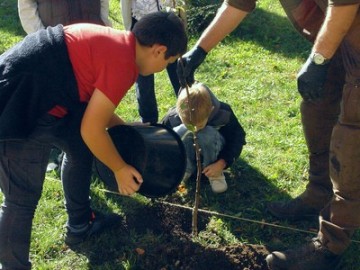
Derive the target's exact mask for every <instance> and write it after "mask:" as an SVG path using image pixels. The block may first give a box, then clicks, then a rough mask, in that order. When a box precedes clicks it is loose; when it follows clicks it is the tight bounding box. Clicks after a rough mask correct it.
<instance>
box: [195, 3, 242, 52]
mask: <svg viewBox="0 0 360 270" xmlns="http://www.w3.org/2000/svg"><path fill="white" fill-rule="evenodd" d="M247 14H248V12H246V11H244V10H241V9H238V8H235V7H233V6H231V5H229V4H228V3H227V2H224V3H223V4H222V5H221V7H220V8H219V10H218V12H217V14H216V16H215V18H214V19H213V20H212V22H211V23H210V25H209V26H208V27H207V28H206V29H205V31H204V32H203V33H202V35H201V36H200V38H199V40H198V41H197V43H196V45H195V46H200V47H201V48H202V49H203V50H204V51H205V52H209V51H210V50H211V49H213V48H214V47H215V46H216V45H217V44H218V43H219V42H220V41H222V40H223V39H224V38H225V37H226V36H227V35H228V34H230V33H231V32H232V31H233V30H234V29H235V28H236V27H237V26H238V25H239V24H240V23H241V22H242V20H243V19H244V18H245V17H246V15H247Z"/></svg>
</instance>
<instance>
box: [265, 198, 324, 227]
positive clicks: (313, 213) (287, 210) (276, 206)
mask: <svg viewBox="0 0 360 270" xmlns="http://www.w3.org/2000/svg"><path fill="white" fill-rule="evenodd" d="M267 209H268V210H269V212H270V213H271V214H272V215H273V216H275V217H277V218H279V219H287V220H292V221H295V220H302V219H310V218H314V217H318V216H319V212H320V210H321V209H316V208H313V207H311V206H309V205H307V204H305V203H304V201H303V200H302V199H301V198H299V197H297V198H295V199H293V200H290V201H281V202H270V203H268V205H267Z"/></svg>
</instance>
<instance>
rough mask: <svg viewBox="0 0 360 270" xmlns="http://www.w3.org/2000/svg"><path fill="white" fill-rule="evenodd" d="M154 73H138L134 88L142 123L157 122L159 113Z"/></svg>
mask: <svg viewBox="0 0 360 270" xmlns="http://www.w3.org/2000/svg"><path fill="white" fill-rule="evenodd" d="M154 80H155V78H154V74H151V75H148V76H142V75H139V77H138V79H137V81H136V84H135V88H136V98H137V101H138V111H139V114H140V117H141V121H142V122H143V123H147V122H150V123H157V121H158V117H159V113H158V109H157V102H156V97H155V86H154Z"/></svg>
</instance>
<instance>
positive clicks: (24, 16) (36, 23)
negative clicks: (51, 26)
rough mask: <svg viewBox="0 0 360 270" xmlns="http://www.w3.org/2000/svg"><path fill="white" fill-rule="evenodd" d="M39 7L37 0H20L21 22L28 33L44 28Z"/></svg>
mask: <svg viewBox="0 0 360 270" xmlns="http://www.w3.org/2000/svg"><path fill="white" fill-rule="evenodd" d="M37 8H38V6H37V2H36V1H35V0H18V11H19V18H20V22H21V25H22V27H23V28H24V30H25V32H26V33H27V34H30V33H33V32H36V31H37V30H39V29H43V28H44V25H43V23H42V22H41V19H40V17H39V13H38V9H37Z"/></svg>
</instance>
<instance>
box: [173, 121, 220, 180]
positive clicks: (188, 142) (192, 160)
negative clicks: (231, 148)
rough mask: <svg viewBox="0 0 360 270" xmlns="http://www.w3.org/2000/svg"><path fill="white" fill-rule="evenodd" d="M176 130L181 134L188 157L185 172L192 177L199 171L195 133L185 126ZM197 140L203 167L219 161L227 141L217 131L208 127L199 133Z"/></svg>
mask: <svg viewBox="0 0 360 270" xmlns="http://www.w3.org/2000/svg"><path fill="white" fill-rule="evenodd" d="M174 130H175V132H176V133H177V134H179V136H180V138H181V140H182V142H183V144H184V146H185V151H186V157H187V158H186V160H187V162H186V170H185V172H186V173H187V174H188V175H192V174H193V173H195V172H196V169H197V164H196V153H195V147H194V136H193V133H192V132H191V131H189V130H188V129H187V128H186V127H185V125H184V124H182V125H180V126H177V127H175V128H174ZM197 140H198V143H199V147H200V148H201V155H200V156H201V166H202V168H205V167H206V166H208V165H210V164H212V163H214V162H215V161H217V160H218V155H219V153H220V151H221V150H222V149H223V148H224V145H225V139H224V137H223V136H222V135H221V134H220V133H219V131H217V129H215V128H214V127H211V126H206V127H204V128H203V129H201V130H200V131H199V132H198V133H197Z"/></svg>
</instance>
